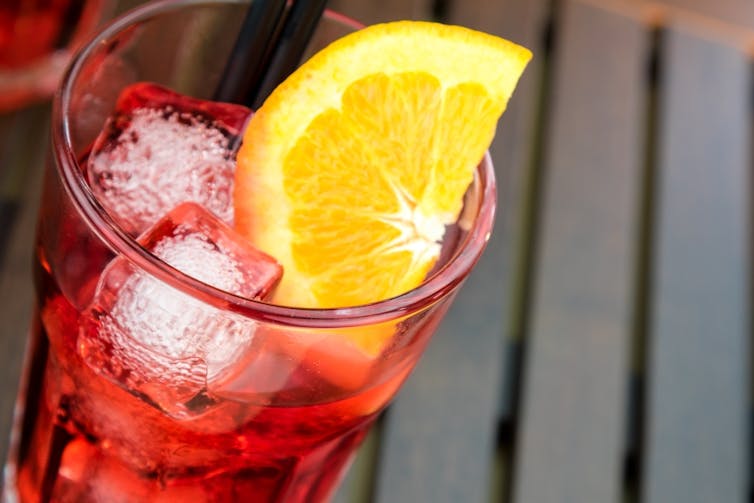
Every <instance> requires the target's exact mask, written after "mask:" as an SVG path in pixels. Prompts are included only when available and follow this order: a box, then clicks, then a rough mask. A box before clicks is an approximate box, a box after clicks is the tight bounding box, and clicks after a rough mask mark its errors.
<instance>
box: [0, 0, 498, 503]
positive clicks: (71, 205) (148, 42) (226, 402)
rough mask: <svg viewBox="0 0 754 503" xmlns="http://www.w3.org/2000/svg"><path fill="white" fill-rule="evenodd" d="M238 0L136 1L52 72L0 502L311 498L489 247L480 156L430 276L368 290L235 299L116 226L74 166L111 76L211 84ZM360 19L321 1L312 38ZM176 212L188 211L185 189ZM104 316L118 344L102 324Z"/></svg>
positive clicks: (181, 88)
mask: <svg viewBox="0 0 754 503" xmlns="http://www.w3.org/2000/svg"><path fill="white" fill-rule="evenodd" d="M246 9H248V3H247V2H244V1H241V0H239V1H234V0H220V1H209V0H166V1H159V2H153V3H150V4H148V5H145V6H142V7H140V8H138V9H136V10H134V11H131V12H130V13H127V14H125V15H124V16H123V17H121V18H119V19H117V20H115V21H114V22H113V23H111V24H110V25H109V26H108V27H107V28H105V29H104V31H102V32H101V33H100V34H99V35H97V36H96V37H95V38H94V39H93V40H92V41H91V42H90V43H88V44H87V45H86V46H85V47H84V48H83V49H82V51H81V52H80V53H79V54H78V55H77V56H76V57H75V58H74V60H73V62H72V65H71V67H70V68H69V69H68V71H67V73H66V75H65V76H64V79H63V82H62V85H61V88H60V89H59V90H58V92H57V93H56V96H55V101H54V105H53V118H52V126H51V127H52V134H51V138H52V146H51V156H50V158H51V161H50V162H49V164H48V166H47V170H46V173H45V181H44V187H43V192H42V198H41V210H40V215H39V221H38V232H37V236H38V237H37V246H36V256H35V257H34V277H35V283H36V285H35V286H36V305H35V315H34V318H33V320H32V324H31V333H30V337H31V339H30V343H29V349H28V354H27V361H26V365H25V371H24V375H23V378H22V384H21V390H20V392H19V398H18V403H17V414H16V418H17V419H16V422H15V425H14V432H13V435H12V446H11V455H10V458H9V461H8V463H7V464H6V468H5V489H4V490H5V493H4V499H5V500H6V501H21V502H31V501H34V502H36V501H56V502H99V501H101V502H111V501H118V502H145V501H149V502H159V501H182V502H195V501H196V502H200V501H202V502H204V501H213V502H220V501H229V502H230V501H233V502H238V501H248V502H252V501H253V502H257V501H259V502H263V501H285V502H317V501H326V500H327V499H328V498H329V497H330V496H331V495H332V493H333V491H334V490H335V488H336V487H337V483H338V481H339V480H340V478H341V477H342V475H343V473H344V471H345V469H346V467H347V465H348V462H349V460H350V459H351V458H352V455H353V453H354V451H355V449H356V448H357V446H358V445H359V444H360V442H361V441H362V439H363V438H364V436H365V434H366V432H367V430H368V428H369V427H370V425H371V424H372V423H373V422H374V420H375V418H376V417H377V416H378V415H379V413H380V412H381V411H382V410H383V409H384V408H385V407H386V405H387V404H388V403H389V401H390V400H391V398H392V397H393V396H394V395H395V394H396V392H397V391H398V389H399V387H400V386H401V383H402V382H403V381H404V380H405V379H406V378H407V376H408V375H409V373H410V372H411V370H412V368H413V367H414V366H415V364H416V362H417V360H418V359H419V357H420V355H421V354H422V351H423V350H424V348H425V346H426V344H427V343H428V341H429V340H430V338H431V336H432V334H433V332H434V331H435V329H436V327H437V326H438V324H439V323H440V321H441V318H442V317H443V315H444V313H445V312H446V310H447V309H448V307H449V305H450V303H451V302H452V299H453V297H454V295H455V294H456V292H457V291H458V288H459V287H460V286H461V284H462V282H463V281H464V279H465V278H466V277H467V275H468V274H469V272H470V271H471V269H472V267H473V265H474V264H475V263H476V261H477V259H478V258H479V256H480V254H481V253H482V251H483V249H484V247H485V244H486V241H487V239H488V237H489V233H490V231H491V229H492V221H493V214H494V207H495V182H494V177H493V170H492V165H491V162H490V160H489V157H485V159H484V160H483V161H482V162H481V163H480V165H479V167H478V169H477V171H476V174H475V180H474V183H473V184H472V186H471V188H470V189H469V191H468V193H467V194H466V198H465V204H464V209H463V212H462V215H461V218H460V220H459V222H458V223H457V224H456V225H454V226H452V227H451V228H449V229H448V230H447V232H446V239H445V242H444V245H443V253H442V256H441V258H440V261H439V263H438V265H437V266H436V267H435V269H434V270H433V271H432V272H431V273H430V275H429V276H428V277H427V279H426V280H425V281H424V282H423V283H422V284H421V285H420V286H418V287H417V288H415V289H413V290H411V291H409V292H407V293H405V294H402V295H400V296H397V297H394V298H391V299H386V300H383V301H380V302H376V303H372V304H369V305H360V306H350V307H343V308H336V309H303V308H293V307H286V306H279V305H273V304H270V303H266V302H264V301H261V300H253V299H249V298H244V297H242V296H239V295H236V294H233V293H229V292H226V291H223V290H220V289H218V288H215V287H213V286H211V285H209V284H207V283H203V282H201V281H199V280H198V279H196V278H195V277H192V276H190V275H188V274H185V273H184V272H181V271H179V270H177V269H174V268H173V267H171V266H170V265H168V264H167V263H166V262H164V261H163V260H161V259H160V258H159V257H158V255H157V254H156V253H151V252H150V249H149V248H148V247H147V245H146V244H145V241H144V239H141V238H140V239H138V240H137V239H135V238H134V237H132V236H131V235H130V234H129V233H128V232H126V231H125V230H124V229H123V228H122V227H120V226H119V225H118V224H117V223H116V222H117V219H116V218H114V216H113V215H111V214H109V213H108V212H107V211H106V210H105V209H104V206H103V205H102V204H101V203H100V201H98V200H97V198H96V196H95V193H94V191H92V189H91V187H90V185H89V184H88V181H87V177H86V175H85V165H86V162H87V156H88V154H89V152H90V148H91V146H92V143H93V142H94V140H95V139H96V138H97V136H98V135H99V133H100V131H101V130H102V128H103V124H104V123H105V121H106V118H107V117H108V115H109V114H111V112H112V110H113V109H114V108H115V106H116V101H117V99H118V96H119V94H120V93H121V91H122V90H123V89H124V88H126V87H128V86H130V85H132V84H134V83H137V82H144V81H148V82H154V83H157V84H160V85H162V86H165V87H168V88H170V89H173V90H175V91H177V92H180V93H183V94H186V95H190V96H193V97H197V98H202V99H210V98H211V96H212V95H213V91H214V90H215V89H216V87H217V85H218V81H219V79H220V78H221V75H222V73H223V69H224V66H225V62H226V60H227V58H228V55H229V53H230V52H231V49H232V47H233V44H234V41H235V37H236V33H237V32H238V30H239V28H240V23H241V20H242V19H243V18H244V14H245V11H246ZM357 27H358V25H357V24H356V23H354V22H353V21H350V20H348V19H347V18H345V17H343V16H340V15H338V14H335V13H332V12H327V13H326V14H325V16H324V17H323V19H322V20H321V22H320V24H319V26H318V28H317V30H316V32H315V34H314V37H313V39H312V41H311V43H310V47H309V48H308V53H309V54H311V53H312V52H313V51H316V50H318V49H320V48H322V47H323V46H324V45H325V44H326V43H328V42H329V41H332V40H334V39H335V38H338V37H340V36H342V35H344V34H346V33H348V32H350V31H353V30H354V29H356V28H357ZM168 147H169V146H168V145H165V148H168ZM171 215H172V216H171V218H173V220H175V221H180V222H189V221H193V220H196V219H201V218H200V217H197V213H196V210H195V209H193V210H186V209H185V208H184V207H181V208H178V209H177V210H175V211H172V212H171ZM192 219H193V220H192ZM212 232H215V231H212ZM223 232H225V231H223ZM116 311H117V312H116ZM124 313H126V314H124ZM126 315H129V316H131V318H128V319H126V318H118V317H119V316H124V317H126ZM114 319H115V320H116V322H117V323H116V322H113V323H115V324H117V325H118V327H120V328H119V330H120V332H118V334H119V335H118V337H122V338H125V339H127V341H126V342H124V341H123V340H121V339H118V340H114V339H113V333H112V332H111V331H108V330H104V329H103V327H104V326H105V323H104V322H103V320H111V321H112V320H114ZM124 320H125V321H124ZM229 334H234V336H230V335H229ZM238 334H241V336H240V337H239V336H238ZM459 335H460V334H459ZM374 336H377V337H379V338H381V339H386V340H387V341H388V342H387V343H385V344H384V346H383V347H382V348H381V350H380V351H379V352H378V353H376V354H372V353H365V352H364V351H363V348H362V347H361V346H360V345H359V344H355V343H354V342H353V341H358V340H359V339H360V338H364V337H374ZM148 337H157V338H158V339H160V341H162V342H164V341H165V340H166V339H171V338H172V339H171V341H172V342H170V343H169V344H167V346H164V347H162V349H161V350H160V349H158V350H155V351H154V352H150V348H152V349H154V348H155V347H158V346H159V344H157V345H155V344H156V343H154V342H150V341H147V340H145V338H148ZM182 341H189V342H185V343H184V342H182ZM170 344H173V345H176V344H177V345H181V344H182V346H181V347H180V348H179V349H180V351H178V350H176V349H175V347H173V346H170ZM193 349H195V352H194V353H191V351H192V350H193Z"/></svg>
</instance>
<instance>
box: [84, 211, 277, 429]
mask: <svg viewBox="0 0 754 503" xmlns="http://www.w3.org/2000/svg"><path fill="white" fill-rule="evenodd" d="M139 242H140V243H141V245H142V246H143V247H144V248H146V249H147V250H149V251H150V252H152V253H153V254H154V255H156V256H158V257H159V258H161V259H162V260H163V261H165V262H166V263H168V264H169V265H170V266H172V267H174V268H175V269H178V270H179V271H181V272H183V273H184V274H186V275H189V276H192V277H194V278H196V279H198V280H200V281H202V282H204V283H207V284H209V285H211V286H214V287H216V288H219V289H221V290H224V291H227V292H230V293H233V294H236V295H239V296H242V297H245V298H249V299H254V298H256V299H260V298H264V297H265V296H266V295H267V294H268V293H269V292H270V291H271V290H272V288H274V286H275V285H276V284H277V282H278V281H279V279H280V276H281V275H282V268H281V267H280V265H279V264H278V263H277V262H276V261H275V259H273V258H272V257H269V256H268V255H266V254H264V253H262V252H260V251H258V250H256V249H254V248H252V247H251V246H250V245H249V244H248V243H247V242H246V241H245V240H243V238H241V237H239V236H238V235H236V234H235V232H234V231H233V230H232V229H230V228H229V227H228V226H226V225H225V224H223V223H222V222H220V221H219V220H218V219H217V218H216V217H214V216H213V215H212V214H210V213H209V212H208V211H207V210H205V209H203V208H202V207H201V206H199V205H197V204H195V203H184V204H182V205H180V206H179V207H177V208H176V209H175V210H173V211H172V212H171V213H170V214H169V215H167V216H166V217H165V218H163V219H162V220H160V222H158V223H157V224H156V225H155V226H154V227H152V228H151V229H150V230H148V231H147V232H146V233H145V234H144V235H142V236H141V237H140V238H139ZM83 320H84V321H83V322H82V324H81V330H80V333H79V339H78V350H79V352H80V353H81V355H82V357H83V358H84V360H85V361H86V362H87V363H88V364H89V366H91V367H92V368H93V369H94V370H95V371H96V372H98V373H100V374H104V375H105V376H106V377H108V378H109V379H111V380H113V381H115V382H116V383H117V384H119V385H120V386H122V387H123V388H125V389H126V390H128V391H129V392H131V393H132V394H134V395H136V396H139V397H141V398H143V399H144V400H146V401H147V402H149V403H151V404H153V405H155V406H156V407H158V408H159V409H161V410H163V411H164V412H166V413H167V414H168V415H170V416H172V417H175V418H179V419H180V418H189V417H194V416H196V415H198V414H201V413H203V412H204V411H205V410H206V409H207V407H209V406H211V405H212V402H213V399H212V398H211V397H210V396H208V395H206V386H207V382H210V381H212V380H213V379H214V378H216V377H217V376H218V375H220V374H221V373H223V372H224V371H226V369H227V368H229V367H230V366H232V365H233V364H234V362H235V361H236V360H237V359H238V358H240V357H241V355H244V354H248V353H249V352H250V351H251V349H252V347H253V346H254V345H255V343H256V338H255V330H256V324H255V323H254V322H253V321H251V320H249V319H247V318H244V317H242V316H240V315H238V314H236V313H233V312H230V311H228V310H223V309H218V308H215V307H213V306H210V305H207V304H204V303H202V302H201V301H199V300H197V299H196V298H194V297H191V296H189V295H187V294H185V293H183V292H181V291H179V290H177V289H175V288H173V287H172V286H170V285H168V284H167V283H164V282H163V281H160V280H159V279H156V278H154V277H152V276H150V275H148V274H147V273H145V272H143V271H141V270H139V269H137V268H135V267H134V266H133V265H131V263H130V262H128V261H127V260H126V259H125V258H117V259H115V260H114V261H113V262H112V263H111V264H110V265H109V266H108V267H107V269H106V270H105V271H104V272H103V274H102V278H101V279H100V282H99V284H98V286H97V292H96V294H95V298H94V301H93V302H92V304H91V305H90V307H89V308H88V309H87V310H86V312H85V313H84V315H83Z"/></svg>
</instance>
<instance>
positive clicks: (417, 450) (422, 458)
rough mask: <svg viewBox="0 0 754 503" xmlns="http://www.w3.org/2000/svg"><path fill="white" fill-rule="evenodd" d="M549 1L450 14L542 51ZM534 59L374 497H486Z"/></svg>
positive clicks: (390, 422) (391, 436) (534, 93)
mask: <svg viewBox="0 0 754 503" xmlns="http://www.w3.org/2000/svg"><path fill="white" fill-rule="evenodd" d="M548 3H549V2H547V1H528V2H525V3H524V2H515V3H514V4H513V5H512V6H511V9H510V10H509V11H508V17H507V18H505V20H504V21H505V22H502V21H503V16H502V13H501V12H500V7H501V5H500V3H495V2H455V3H453V4H452V5H451V8H450V9H449V17H448V21H450V22H454V23H459V24H463V25H466V26H470V27H472V28H476V29H482V30H485V31H488V32H492V33H497V34H499V35H503V36H506V37H507V38H510V39H513V40H515V41H517V42H519V43H522V44H524V45H527V46H529V47H532V48H533V49H534V51H535V53H540V52H541V51H540V50H539V48H538V47H535V45H536V43H537V42H539V35H540V32H541V29H542V27H543V23H544V19H545V17H546V15H547V7H548ZM514 7H515V8H514ZM498 21H500V23H498ZM538 65H539V63H538V62H536V61H535V62H534V63H533V64H532V65H531V66H530V68H529V69H527V72H526V73H525V75H524V78H523V79H522V80H521V82H520V84H519V87H518V89H517V91H516V93H515V94H514V97H513V99H512V101H511V103H510V107H509V109H508V111H506V114H505V115H504V117H503V120H502V122H501V124H502V126H501V128H500V129H499V131H498V137H497V140H496V142H495V146H494V148H493V158H494V162H495V164H496V173H497V176H498V183H499V210H498V219H497V223H496V227H495V230H494V233H493V238H492V239H491V240H490V243H489V246H488V249H487V251H486V253H485V255H484V256H483V258H482V260H481V261H480V262H479V264H478V265H477V267H476V269H475V271H474V272H473V273H472V275H471V276H470V278H469V279H468V281H467V283H466V285H465V286H464V288H463V290H462V291H461V293H460V295H459V297H458V298H457V299H456V301H455V304H454V306H453V307H452V308H451V310H450V312H449V313H448V316H447V318H446V320H445V322H444V324H443V325H442V326H441V327H440V329H439V330H438V332H437V334H436V335H435V338H434V340H433V341H432V342H431V344H430V346H429V349H428V350H427V353H426V354H425V355H424V358H423V360H422V361H421V363H420V364H419V367H418V368H417V370H416V371H415V373H414V374H413V375H412V376H411V377H410V379H409V381H408V382H407V383H406V385H405V387H404V390H403V391H402V392H401V394H400V397H399V399H398V400H397V402H396V403H395V404H394V405H393V406H392V408H391V410H390V411H389V414H388V415H387V417H386V420H385V429H384V431H383V451H382V456H381V458H380V467H379V472H378V473H379V478H378V485H377V498H376V500H377V501H379V502H404V501H417V502H418V501H422V502H423V501H431V502H433V503H434V502H439V503H442V502H458V501H464V502H477V501H480V502H481V501H487V500H489V492H490V486H491V481H490V474H491V472H492V463H493V455H494V451H495V448H496V446H495V440H496V432H497V423H498V418H499V407H500V405H499V402H500V395H501V388H505V387H507V386H505V385H503V386H501V383H504V382H505V380H504V377H505V376H506V372H505V371H506V368H505V363H506V362H505V359H504V356H505V349H506V347H509V346H506V343H505V340H504V335H505V330H506V329H507V328H508V326H509V323H510V316H509V312H508V309H509V304H510V296H511V295H510V291H511V290H512V288H513V280H512V277H513V271H514V261H515V259H516V256H515V252H516V251H517V249H518V247H519V246H520V242H519V239H520V235H519V231H520V228H519V223H520V219H521V217H522V215H521V210H522V208H521V204H522V198H521V197H520V194H521V193H522V192H523V186H524V184H525V182H526V173H527V169H528V166H529V161H530V159H529V155H530V154H531V151H530V149H531V140H532V139H531V134H532V131H533V120H534V119H535V116H536V114H535V110H536V100H537V99H538V97H539V95H538V91H539V89H538V88H539V83H538V78H539V76H540V72H539V68H538Z"/></svg>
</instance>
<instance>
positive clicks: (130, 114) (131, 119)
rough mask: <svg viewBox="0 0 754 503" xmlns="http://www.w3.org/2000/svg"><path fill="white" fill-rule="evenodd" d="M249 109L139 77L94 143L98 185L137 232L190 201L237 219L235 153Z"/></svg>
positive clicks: (91, 173)
mask: <svg viewBox="0 0 754 503" xmlns="http://www.w3.org/2000/svg"><path fill="white" fill-rule="evenodd" d="M250 114H251V111H250V110H249V109H248V108H246V107H244V106H241V105H234V104H230V103H216V102H210V101H204V100H199V99H196V98H191V97H188V96H183V95H180V94H178V93H176V92H174V91H171V90H169V89H165V88H162V87H160V86H157V85H155V84H150V83H139V84H134V85H132V86H130V87H128V88H126V89H125V90H124V91H123V92H122V93H121V95H120V97H119V98H118V103H117V106H116V110H115V113H114V114H113V115H112V116H111V117H110V118H109V119H108V121H107V123H106V124H105V127H104V129H103V131H102V133H101V134H100V135H99V137H98V138H97V140H96V141H95V143H94V145H93V147H92V151H91V154H90V156H89V161H88V164H87V177H88V179H89V183H90V185H91V187H92V191H93V192H94V194H95V195H96V196H97V198H98V199H99V201H100V202H102V204H103V205H104V206H105V208H106V209H107V210H108V211H109V213H110V215H111V216H112V217H113V218H115V219H116V221H117V222H118V223H119V224H120V225H121V227H123V228H124V229H125V230H126V231H127V232H129V233H131V234H132V235H133V236H137V235H139V234H141V233H142V232H143V231H144V230H145V229H146V228H147V227H149V226H150V225H152V224H154V223H155V222H156V221H157V220H158V219H159V218H160V217H161V216H162V215H164V214H166V213H167V212H168V211H170V210H171V209H172V208H174V207H175V206H177V205H178V204H180V203H181V202H185V201H193V202H196V203H199V204H201V205H202V206H204V207H205V208H207V209H208V210H210V211H211V212H213V213H214V214H215V215H216V216H217V217H218V218H220V219H221V220H223V221H224V222H226V223H228V224H232V221H233V178H234V172H235V156H236V151H237V149H238V146H239V142H240V140H239V134H240V132H241V131H243V128H244V125H245V123H246V121H247V120H248V118H249V116H250Z"/></svg>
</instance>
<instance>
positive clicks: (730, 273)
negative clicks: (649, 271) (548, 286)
mask: <svg viewBox="0 0 754 503" xmlns="http://www.w3.org/2000/svg"><path fill="white" fill-rule="evenodd" d="M665 41H666V45H665V48H664V49H665V50H664V51H663V53H662V60H663V61H664V65H663V68H664V74H663V77H662V79H661V83H662V92H661V100H662V107H661V115H660V124H661V128H660V140H661V141H662V143H661V145H660V147H659V152H658V162H659V169H660V173H659V191H660V192H659V195H658V222H657V227H656V229H655V240H656V243H657V249H656V263H655V266H654V269H655V271H656V275H655V278H654V285H655V289H654V298H655V299H656V302H655V305H654V309H653V312H654V314H653V316H652V318H651V325H650V336H651V341H650V346H649V383H650V389H649V402H648V417H647V427H648V440H647V445H646V449H647V463H646V471H645V475H644V478H645V480H646V487H645V496H646V498H645V501H647V502H648V503H654V502H658V503H659V502H667V501H683V502H685V503H693V502H709V501H725V502H741V501H746V500H747V498H746V491H747V487H746V486H747V470H748V468H747V464H748V462H749V453H748V449H749V446H750V444H749V442H748V434H747V414H748V411H749V408H748V403H749V402H748V392H747V389H748V383H749V377H748V373H749V369H748V364H749V357H750V353H749V335H750V333H749V330H750V322H749V314H748V313H749V309H750V303H749V302H750V300H749V296H748V295H749V290H748V289H749V279H750V277H749V263H748V257H749V255H748V253H749V250H748V247H749V226H750V221H749V212H750V208H751V206H750V204H751V203H750V201H749V198H750V197H751V192H750V178H749V169H750V168H751V158H750V154H751V151H750V149H751V147H750V144H749V142H750V140H751V129H750V120H751V117H750V114H751V102H750V96H751V79H750V72H751V68H750V62H749V61H748V59H747V57H746V55H745V54H744V53H742V52H741V51H739V50H737V49H736V48H735V47H733V46H730V45H726V44H724V43H719V42H715V41H713V40H712V38H710V37H707V36H706V35H703V36H698V35H696V34H694V32H693V31H687V30H686V29H684V28H683V27H680V26H674V25H671V26H670V28H669V29H668V30H667V33H666V35H665Z"/></svg>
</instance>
